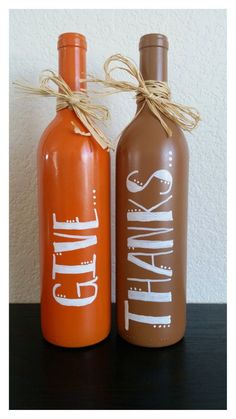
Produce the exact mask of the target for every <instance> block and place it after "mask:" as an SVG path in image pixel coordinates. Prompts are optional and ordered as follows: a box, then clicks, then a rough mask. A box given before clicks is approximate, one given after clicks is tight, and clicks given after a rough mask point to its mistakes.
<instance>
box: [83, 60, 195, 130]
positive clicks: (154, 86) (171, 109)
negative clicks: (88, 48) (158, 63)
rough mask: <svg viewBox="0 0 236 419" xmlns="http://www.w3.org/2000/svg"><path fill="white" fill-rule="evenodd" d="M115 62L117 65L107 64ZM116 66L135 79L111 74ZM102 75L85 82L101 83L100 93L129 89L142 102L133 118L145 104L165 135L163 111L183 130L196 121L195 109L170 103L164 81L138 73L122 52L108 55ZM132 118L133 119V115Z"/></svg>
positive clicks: (189, 128)
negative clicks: (150, 78)
mask: <svg viewBox="0 0 236 419" xmlns="http://www.w3.org/2000/svg"><path fill="white" fill-rule="evenodd" d="M114 62H116V63H117V62H118V63H119V65H114V66H113V67H111V64H112V63H114ZM116 70H122V71H125V72H126V73H128V74H129V75H130V76H132V77H133V78H134V79H135V82H134V83H132V82H129V81H124V80H117V79H115V78H114V77H112V73H113V72H114V71H116ZM104 72H105V79H104V80H102V79H98V78H95V77H90V78H88V79H87V80H86V81H87V82H96V83H102V84H103V85H104V86H105V87H106V88H107V89H108V90H107V91H106V92H105V93H104V94H107V95H109V94H112V93H116V92H133V93H135V95H136V99H137V102H138V103H142V106H141V108H140V110H139V112H138V113H137V114H136V116H135V118H136V117H137V116H138V115H139V114H140V112H142V110H143V108H144V106H145V105H147V106H148V107H149V109H150V110H151V111H152V112H153V114H154V115H155V116H156V117H157V119H158V120H159V121H160V123H161V125H162V127H163V128H164V130H165V131H166V134H167V135H168V137H171V136H172V130H171V129H170V127H169V126H168V124H167V123H166V122H165V120H164V118H163V115H165V116H166V117H167V118H168V119H170V120H172V121H173V122H175V123H176V124H177V125H179V126H180V127H181V128H182V129H183V130H185V131H192V130H193V129H194V128H196V127H197V125H198V124H199V121H200V114H199V112H198V111H197V110H196V109H195V108H192V107H189V106H185V105H181V104H178V103H174V102H172V100H171V92H170V89H169V87H168V84H167V83H166V82H163V81H156V80H144V79H143V76H142V74H141V73H140V71H139V70H138V68H137V67H136V65H135V64H134V62H133V61H132V60H131V59H130V58H127V57H125V56H123V55H122V54H115V55H111V56H110V57H109V58H108V59H107V60H106V61H105V63H104ZM135 118H134V119H135Z"/></svg>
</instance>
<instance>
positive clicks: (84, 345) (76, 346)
mask: <svg viewBox="0 0 236 419" xmlns="http://www.w3.org/2000/svg"><path fill="white" fill-rule="evenodd" d="M109 335H110V331H109V332H108V333H106V334H105V335H104V336H103V337H101V338H99V339H96V340H91V341H90V342H86V343H77V342H71V343H69V342H63V343H62V342H59V341H57V340H56V339H51V338H48V337H47V336H45V335H44V334H43V333H42V336H43V339H44V340H45V341H46V342H48V343H50V344H51V345H54V346H57V347H60V348H68V349H70V348H71V349H79V348H87V347H90V346H94V345H97V344H99V343H101V342H103V341H104V340H105V339H107V338H108V336H109Z"/></svg>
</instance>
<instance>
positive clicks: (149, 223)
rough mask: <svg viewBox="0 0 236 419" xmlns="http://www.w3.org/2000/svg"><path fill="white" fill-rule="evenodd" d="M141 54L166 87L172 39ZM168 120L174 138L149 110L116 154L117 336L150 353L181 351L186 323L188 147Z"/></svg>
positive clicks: (149, 42)
mask: <svg viewBox="0 0 236 419" xmlns="http://www.w3.org/2000/svg"><path fill="white" fill-rule="evenodd" d="M139 49H140V71H141V73H142V75H143V78H144V80H160V81H167V51H168V40H167V38H166V37H165V36H164V35H161V34H148V35H144V36H143V37H142V38H141V39H140V44H139ZM140 106H142V103H141V104H138V110H139V109H140ZM163 119H164V121H165V122H166V123H167V124H168V126H169V128H170V129H171V130H172V137H168V136H167V134H166V132H165V130H164V129H163V127H162V126H161V124H160V122H159V120H158V119H157V118H156V117H155V115H154V114H153V113H152V112H151V110H150V109H149V108H148V106H147V105H145V106H144V108H143V110H142V111H141V112H140V113H139V114H138V115H137V117H136V118H135V119H134V120H133V121H132V122H131V123H130V125H129V126H128V127H127V128H126V129H125V130H124V132H123V134H122V136H121V138H120V140H119V143H118V147H117V154H116V266H117V268H116V269H117V277H116V278H117V294H116V295H117V297H116V298H117V324H118V331H119V334H120V335H121V336H122V337H123V338H124V339H126V340H127V341H128V342H130V343H133V344H136V345H140V346H147V347H161V346H168V345H171V344H174V343H176V342H177V341H179V340H180V339H181V338H182V337H183V335H184V332H185V322H186V313H185V311H186V300H185V298H186V295H185V294H186V292H185V288H186V247H187V246H186V244H187V194H188V147H187V143H186V140H185V137H184V135H183V133H182V131H181V129H180V128H179V127H178V126H177V125H176V124H175V123H174V122H172V121H171V120H169V119H167V118H166V117H164V116H163Z"/></svg>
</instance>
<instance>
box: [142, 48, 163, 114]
mask: <svg viewBox="0 0 236 419" xmlns="http://www.w3.org/2000/svg"><path fill="white" fill-rule="evenodd" d="M167 52H168V49H167V48H163V47H161V46H150V47H145V48H141V49H140V59H139V69H140V72H141V74H142V76H143V78H144V80H157V81H165V82H167ZM142 106H143V102H139V103H137V111H136V112H137V113H138V112H139V110H140V109H141V107H142ZM144 108H145V111H146V112H148V113H150V112H151V111H150V109H149V108H148V106H147V105H145V107H144Z"/></svg>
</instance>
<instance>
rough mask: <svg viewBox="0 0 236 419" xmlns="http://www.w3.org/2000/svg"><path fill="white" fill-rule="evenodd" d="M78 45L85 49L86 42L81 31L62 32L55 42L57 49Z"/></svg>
mask: <svg viewBox="0 0 236 419" xmlns="http://www.w3.org/2000/svg"><path fill="white" fill-rule="evenodd" d="M69 46H71V47H80V48H84V49H85V50H87V42H86V38H85V36H84V35H82V34H81V33H75V32H67V33H62V34H61V35H60V36H59V38H58V42H57V49H59V48H63V47H69Z"/></svg>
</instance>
